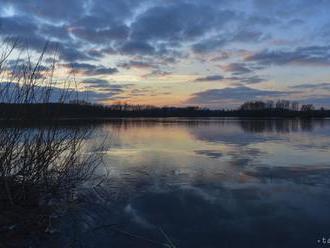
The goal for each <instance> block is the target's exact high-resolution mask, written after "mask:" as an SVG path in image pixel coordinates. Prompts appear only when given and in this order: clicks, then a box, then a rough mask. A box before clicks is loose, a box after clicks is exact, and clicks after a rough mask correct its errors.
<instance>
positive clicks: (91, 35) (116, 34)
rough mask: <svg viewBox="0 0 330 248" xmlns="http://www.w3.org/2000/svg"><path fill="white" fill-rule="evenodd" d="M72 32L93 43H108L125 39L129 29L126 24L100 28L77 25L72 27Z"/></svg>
mask: <svg viewBox="0 0 330 248" xmlns="http://www.w3.org/2000/svg"><path fill="white" fill-rule="evenodd" d="M71 33H72V34H73V35H75V36H76V37H78V38H80V39H83V40H87V41H89V42H91V43H93V44H107V43H111V42H113V41H125V40H126V39H127V38H128V34H129V29H128V27H127V26H126V25H118V26H113V27H107V28H104V29H99V30H97V29H88V28H86V27H77V28H72V29H71Z"/></svg>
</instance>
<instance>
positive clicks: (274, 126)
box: [239, 119, 325, 133]
mask: <svg viewBox="0 0 330 248" xmlns="http://www.w3.org/2000/svg"><path fill="white" fill-rule="evenodd" d="M239 124H240V127H241V128H242V130H244V131H245V132H253V133H262V132H277V133H289V132H298V131H312V130H313V129H314V128H315V126H321V127H322V126H324V125H325V120H321V119H320V120H313V119H255V120H250V119H249V120H244V119H241V120H240V121H239Z"/></svg>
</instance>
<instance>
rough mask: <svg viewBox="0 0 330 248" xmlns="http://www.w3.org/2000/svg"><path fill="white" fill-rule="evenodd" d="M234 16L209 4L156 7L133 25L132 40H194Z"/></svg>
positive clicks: (179, 4)
mask: <svg viewBox="0 0 330 248" xmlns="http://www.w3.org/2000/svg"><path fill="white" fill-rule="evenodd" d="M233 17H234V13H233V12H231V11H228V10H219V9H217V8H214V7H212V6H209V5H206V4H202V3H199V4H190V3H186V2H180V1H178V2H175V3H171V4H169V5H164V6H156V7H153V8H150V9H148V10H147V11H145V12H144V13H143V14H141V15H140V16H139V17H138V18H137V20H136V22H134V23H133V24H132V38H133V39H138V40H149V41H158V40H167V41H178V40H188V39H189V40H190V39H194V38H198V37H201V36H202V35H204V34H205V33H207V32H210V31H212V30H215V29H219V28H221V27H222V26H223V25H224V24H225V23H227V22H228V21H229V20H230V19H231V18H233Z"/></svg>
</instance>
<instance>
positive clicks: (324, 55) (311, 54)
mask: <svg viewBox="0 0 330 248" xmlns="http://www.w3.org/2000/svg"><path fill="white" fill-rule="evenodd" d="M245 61H252V62H257V63H259V64H262V65H286V64H296V65H317V66H329V65H330V46H307V47H298V48H296V49H294V50H289V51H283V50H268V49H266V50H263V51H261V52H257V53H254V54H251V55H248V56H246V57H245Z"/></svg>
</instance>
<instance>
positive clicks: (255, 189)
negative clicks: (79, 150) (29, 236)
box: [63, 118, 330, 248]
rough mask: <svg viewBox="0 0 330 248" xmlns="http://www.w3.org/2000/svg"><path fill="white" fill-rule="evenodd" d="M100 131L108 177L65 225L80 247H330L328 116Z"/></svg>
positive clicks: (131, 123) (123, 124)
mask: <svg viewBox="0 0 330 248" xmlns="http://www.w3.org/2000/svg"><path fill="white" fill-rule="evenodd" d="M95 131H96V132H95V136H94V138H93V140H94V141H95V140H96V141H98V140H102V139H104V137H107V138H106V142H107V143H109V144H110V145H109V149H107V150H106V151H104V153H105V158H104V166H105V168H100V169H99V170H98V171H97V173H100V174H102V173H104V172H107V173H108V180H107V181H106V182H104V183H102V185H103V186H102V187H95V188H93V192H94V194H93V196H90V197H91V200H90V201H87V203H86V202H85V203H82V205H80V206H79V207H78V208H77V209H78V210H77V209H75V210H74V211H73V213H71V215H68V216H69V217H68V219H70V221H67V222H68V223H66V224H65V225H64V227H63V228H64V230H66V239H67V240H69V239H71V240H72V239H74V240H75V242H77V244H80V246H81V247H164V246H162V243H169V241H168V239H169V240H171V241H172V242H173V243H174V245H175V247H189V248H191V247H203V248H204V247H326V246H330V244H328V245H323V244H322V242H324V240H325V239H328V238H330V212H329V211H330V210H329V209H330V152H329V151H330V119H323V120H310V119H306V120H298V119H273V120H270V119H268V120H266V119H254V120H249V119H180V118H172V119H171V118H169V119H139V120H132V119H118V120H113V121H109V122H107V123H106V124H102V125H100V126H97V127H96V130H95ZM86 198H88V196H86ZM73 226H74V227H75V228H72V227H73ZM166 236H168V239H167V238H166ZM173 247H174V246H173Z"/></svg>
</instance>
